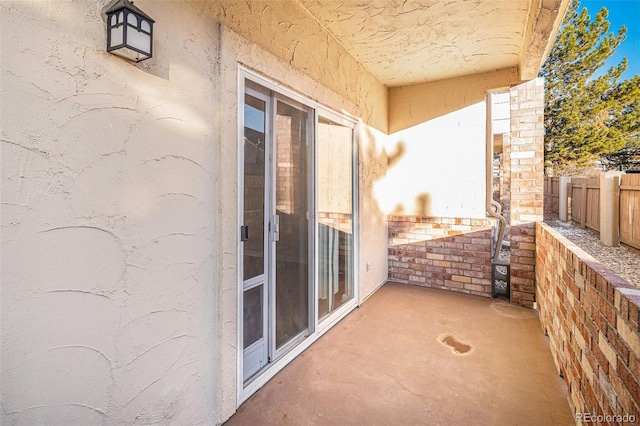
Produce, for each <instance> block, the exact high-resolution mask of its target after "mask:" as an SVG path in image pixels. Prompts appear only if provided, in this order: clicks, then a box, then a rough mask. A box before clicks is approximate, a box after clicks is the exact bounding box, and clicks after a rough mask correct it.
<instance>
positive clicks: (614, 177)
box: [600, 172, 622, 247]
mask: <svg viewBox="0 0 640 426" xmlns="http://www.w3.org/2000/svg"><path fill="white" fill-rule="evenodd" d="M621 174H622V172H607V173H601V174H600V242H602V244H604V245H605V246H610V247H617V246H619V245H620V236H619V228H620V175H621Z"/></svg>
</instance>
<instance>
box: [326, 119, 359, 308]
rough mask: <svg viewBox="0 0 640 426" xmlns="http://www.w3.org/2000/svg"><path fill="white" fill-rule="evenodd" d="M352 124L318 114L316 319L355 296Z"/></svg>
mask: <svg viewBox="0 0 640 426" xmlns="http://www.w3.org/2000/svg"><path fill="white" fill-rule="evenodd" d="M353 145H354V126H353V123H349V122H344V121H342V122H340V121H338V118H337V117H336V118H335V121H333V120H331V119H329V118H326V117H324V116H320V117H319V118H318V126H317V153H318V154H317V176H318V177H317V182H318V184H317V188H318V318H319V319H320V320H322V319H324V318H325V317H328V316H329V315H330V314H331V313H333V312H334V311H335V310H336V309H338V308H339V307H340V306H342V305H344V304H345V303H346V302H348V301H350V300H353V297H354V268H353V265H354V249H355V247H354V242H355V241H354V226H353V225H354V223H353V218H354V208H353V195H354V170H353V167H354V150H353Z"/></svg>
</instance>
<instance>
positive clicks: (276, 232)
mask: <svg viewBox="0 0 640 426" xmlns="http://www.w3.org/2000/svg"><path fill="white" fill-rule="evenodd" d="M271 223H272V224H273V227H272V229H273V241H280V216H279V215H277V214H274V215H273V219H272V220H271Z"/></svg>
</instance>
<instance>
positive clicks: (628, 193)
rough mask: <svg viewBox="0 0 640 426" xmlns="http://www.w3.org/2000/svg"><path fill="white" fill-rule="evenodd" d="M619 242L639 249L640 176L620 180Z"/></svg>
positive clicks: (634, 175) (623, 177)
mask: <svg viewBox="0 0 640 426" xmlns="http://www.w3.org/2000/svg"><path fill="white" fill-rule="evenodd" d="M620 241H622V242H623V243H625V244H628V245H630V246H632V247H635V248H637V249H640V174H626V175H622V176H621V179H620Z"/></svg>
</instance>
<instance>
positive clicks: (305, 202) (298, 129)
mask: <svg viewBox="0 0 640 426" xmlns="http://www.w3.org/2000/svg"><path fill="white" fill-rule="evenodd" d="M276 111H277V112H276V117H275V126H274V129H275V130H274V132H275V136H276V143H275V152H274V154H273V156H274V163H275V174H274V182H273V184H274V185H275V215H276V216H275V218H274V221H273V223H272V225H274V226H276V227H277V229H276V233H277V237H276V240H277V242H276V249H275V350H276V352H277V351H278V350H279V349H280V348H282V347H283V345H285V344H286V343H287V342H289V341H290V340H292V339H293V338H295V337H296V336H298V335H300V334H301V333H303V332H304V331H306V330H308V329H309V304H310V303H309V199H310V197H309V167H308V164H309V153H310V151H309V150H310V146H309V145H310V144H309V141H308V138H309V136H310V132H309V118H310V117H309V115H310V114H309V112H308V111H306V110H303V109H300V108H297V107H294V106H292V105H291V104H289V103H288V102H287V103H285V102H283V101H281V100H278V101H277V107H276ZM278 225H279V226H278Z"/></svg>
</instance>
